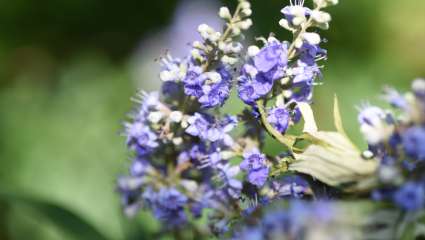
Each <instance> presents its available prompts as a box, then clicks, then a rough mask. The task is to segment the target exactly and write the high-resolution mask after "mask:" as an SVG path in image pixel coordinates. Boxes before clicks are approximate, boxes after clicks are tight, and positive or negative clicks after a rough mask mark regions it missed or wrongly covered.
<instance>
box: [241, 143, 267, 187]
mask: <svg viewBox="0 0 425 240" xmlns="http://www.w3.org/2000/svg"><path fill="white" fill-rule="evenodd" d="M243 158H244V160H243V161H242V162H241V164H240V168H241V169H242V170H244V171H246V172H248V182H250V183H252V184H254V185H256V186H258V187H261V186H263V185H264V183H265V182H266V181H267V178H268V175H269V168H268V166H267V161H266V156H265V155H264V154H262V153H261V152H260V151H259V150H258V149H253V150H251V151H249V152H245V153H244V154H243Z"/></svg>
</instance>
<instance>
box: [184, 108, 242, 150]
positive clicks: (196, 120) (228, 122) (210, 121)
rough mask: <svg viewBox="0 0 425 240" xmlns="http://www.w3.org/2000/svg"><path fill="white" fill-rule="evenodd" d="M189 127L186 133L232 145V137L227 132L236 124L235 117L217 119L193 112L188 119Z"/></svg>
mask: <svg viewBox="0 0 425 240" xmlns="http://www.w3.org/2000/svg"><path fill="white" fill-rule="evenodd" d="M188 123H189V127H188V128H186V133H188V134H190V135H192V136H195V137H199V138H201V139H203V140H207V141H211V142H218V141H220V142H223V143H224V145H226V146H231V145H233V139H232V137H231V136H230V135H229V132H230V131H232V130H233V128H234V127H235V126H236V124H237V119H236V117H233V116H229V115H227V116H225V117H224V118H223V119H222V120H218V119H216V118H214V117H212V116H210V115H207V114H200V113H195V115H193V116H192V117H190V118H189V119H188Z"/></svg>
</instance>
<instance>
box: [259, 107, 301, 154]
mask: <svg viewBox="0 0 425 240" xmlns="http://www.w3.org/2000/svg"><path fill="white" fill-rule="evenodd" d="M257 107H258V111H259V112H260V115H261V122H262V123H263V125H264V127H265V128H266V130H267V132H268V133H269V134H270V135H271V136H272V137H274V138H275V139H276V140H278V141H279V142H280V143H282V144H284V145H285V146H287V147H288V148H289V150H291V151H292V148H293V146H294V144H295V141H296V137H294V136H284V135H283V134H281V133H280V132H279V131H277V130H276V129H275V128H274V127H273V126H272V125H271V124H270V123H269V122H268V121H267V114H266V111H265V109H264V100H262V99H260V100H258V101H257Z"/></svg>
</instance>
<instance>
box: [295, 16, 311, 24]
mask: <svg viewBox="0 0 425 240" xmlns="http://www.w3.org/2000/svg"><path fill="white" fill-rule="evenodd" d="M306 21H307V19H306V18H305V17H304V16H302V17H294V18H293V19H292V23H293V24H294V26H301V24H303V23H305V22H306Z"/></svg>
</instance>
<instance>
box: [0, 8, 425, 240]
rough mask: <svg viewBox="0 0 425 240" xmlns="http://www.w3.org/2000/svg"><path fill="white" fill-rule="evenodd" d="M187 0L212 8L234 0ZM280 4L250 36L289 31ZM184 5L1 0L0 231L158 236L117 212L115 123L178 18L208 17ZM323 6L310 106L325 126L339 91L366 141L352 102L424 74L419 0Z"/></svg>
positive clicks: (150, 78) (150, 81)
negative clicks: (318, 80)
mask: <svg viewBox="0 0 425 240" xmlns="http://www.w3.org/2000/svg"><path fill="white" fill-rule="evenodd" d="M192 2H197V3H198V5H199V3H202V4H201V6H204V8H206V9H204V11H208V12H210V13H212V14H214V13H215V12H216V11H217V9H218V6H220V5H221V4H227V5H230V6H235V4H236V0H233V1H230V0H229V1H222V2H221V3H220V2H213V1H206V0H202V1H201V0H193V1H192ZM287 2H288V1H283V0H253V10H254V15H253V20H254V23H255V25H254V28H253V29H252V36H261V35H266V36H267V35H268V33H269V32H274V33H276V35H277V36H279V37H282V38H283V37H289V35H288V34H287V33H285V32H284V31H283V30H282V29H280V28H279V26H278V24H277V22H278V20H279V19H280V13H279V10H280V8H281V7H282V6H283V5H284V4H286V3H287ZM181 4H190V3H188V1H176V0H156V1H144V0H139V1H131V0H124V1H109V0H72V1H71V0H45V1H42V2H40V1H28V0H15V1H5V0H3V1H0V136H1V138H0V161H1V165H0V239H47V240H49V239H152V238H155V235H154V234H156V232H157V231H158V224H157V223H156V222H155V221H153V220H152V219H151V217H150V216H149V214H147V213H143V214H141V216H140V217H138V218H136V219H126V218H125V217H124V216H123V215H122V214H121V211H120V204H119V196H118V195H117V194H116V193H115V178H116V177H117V176H118V175H119V174H122V173H125V172H126V169H127V167H128V165H129V160H128V153H127V152H126V149H125V145H124V139H123V138H122V137H120V136H119V133H120V131H121V129H122V127H121V122H122V121H123V120H124V119H125V114H126V113H127V112H128V111H130V109H131V105H132V104H131V102H130V100H129V99H130V97H131V96H132V95H134V93H135V92H136V90H137V88H145V89H148V90H152V89H154V88H155V86H157V83H158V80H157V78H155V76H156V72H155V71H152V69H154V68H152V67H150V66H155V65H156V64H157V63H156V62H155V58H157V57H159V56H160V55H161V54H163V53H164V52H165V51H166V50H167V49H177V48H176V45H178V46H180V45H181V47H182V48H184V47H186V43H187V42H184V38H183V40H181V39H179V38H177V37H175V35H176V36H177V35H178V36H181V35H182V34H183V35H185V34H186V32H185V31H186V29H185V27H186V26H187V25H184V24H183V25H182V24H181V23H185V21H189V22H191V23H193V24H194V25H193V26H195V25H197V24H200V23H202V22H203V19H202V16H206V15H204V14H198V16H193V17H192V18H191V17H190V16H189V15H190V14H193V13H194V12H195V11H193V9H190V8H185V7H181V6H182V5H181ZM215 5H217V7H216V6H215ZM179 6H180V7H179ZM183 6H186V5H183ZM176 9H179V11H177V13H176ZM330 12H331V13H332V16H333V22H332V25H331V29H330V30H329V31H327V32H324V33H323V36H324V37H325V38H326V39H327V40H328V43H326V45H325V46H324V47H325V48H327V49H328V51H329V60H328V61H327V62H326V68H325V70H324V78H323V83H324V85H322V86H319V87H317V92H316V95H315V106H314V108H315V110H316V112H317V114H318V115H317V118H318V122H319V124H320V127H321V128H322V129H332V118H331V116H332V114H331V112H332V101H333V95H334V94H335V93H336V94H337V95H338V96H339V99H340V104H341V109H342V113H343V118H344V122H345V126H346V128H347V130H348V132H349V133H350V134H351V136H352V137H353V140H354V141H355V142H356V143H357V144H359V145H361V144H362V142H361V138H360V135H359V132H358V130H357V128H358V126H357V122H356V115H357V110H356V108H355V106H359V105H361V104H362V103H364V102H365V101H367V102H371V103H378V104H381V103H380V99H379V97H378V95H379V93H380V90H381V87H382V86H384V85H391V86H394V87H397V88H400V89H402V90H408V88H409V85H410V81H411V80H412V79H413V78H415V77H419V76H425V41H424V39H425V15H424V12H425V1H422V0H404V1H395V0H394V1H388V0H355V1H353V0H341V1H340V4H339V5H338V6H337V7H333V8H331V9H330ZM185 18H187V19H185ZM179 19H180V20H179ZM181 19H183V20H181ZM179 21H180V25H179V24H176V22H179ZM191 28H193V27H191ZM187 30H188V31H189V30H191V31H194V29H187ZM171 51H172V50H171ZM176 51H178V50H176ZM277 147H278V146H274V145H273V146H271V148H275V149H276V148H277Z"/></svg>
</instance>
